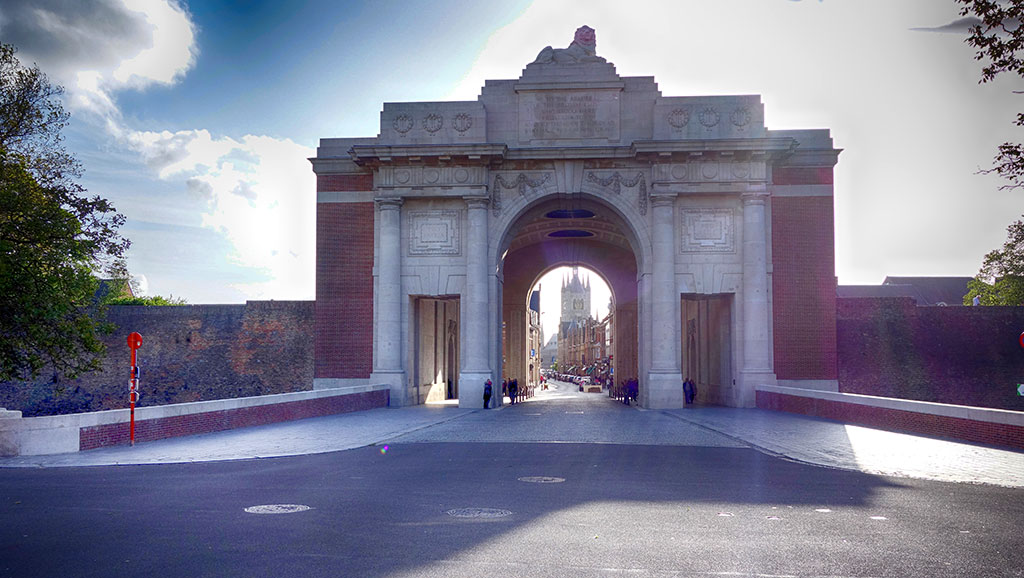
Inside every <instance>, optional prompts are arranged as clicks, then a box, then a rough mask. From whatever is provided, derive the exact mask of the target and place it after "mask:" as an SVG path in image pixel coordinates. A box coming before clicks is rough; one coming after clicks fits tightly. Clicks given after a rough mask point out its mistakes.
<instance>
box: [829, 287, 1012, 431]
mask: <svg viewBox="0 0 1024 578" xmlns="http://www.w3.org/2000/svg"><path fill="white" fill-rule="evenodd" d="M836 304H837V309H836V311H837V316H838V317H837V345H838V351H839V390H840V391H842V392H844V393H862V394H865V395H877V396H880V397H897V398H902V399H916V400H919V401H931V402H935V403H951V404H958V405H971V406H978V407H992V408H998V409H1008V410H1015V411H1024V397H1021V396H1019V395H1017V384H1018V383H1021V382H1024V349H1022V348H1021V347H1020V344H1019V343H1018V338H1019V336H1020V333H1021V331H1024V307H917V306H916V305H915V304H914V300H913V299H911V298H856V299H838V300H837V302H836Z"/></svg>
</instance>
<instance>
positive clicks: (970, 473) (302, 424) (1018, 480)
mask: <svg viewBox="0 0 1024 578" xmlns="http://www.w3.org/2000/svg"><path fill="white" fill-rule="evenodd" d="M442 441H448V442H529V443H532V442H541V443H542V442H553V443H616V444H653V445H681V446H701V447H754V448H757V449H759V450H761V451H765V452H767V453H770V454H774V455H778V456H781V457H785V458H788V459H792V460H796V461H800V462H806V463H809V464H815V465H821V466H826V467H834V468H842V469H849V470H857V471H862V472H865V473H871V474H880V475H887V476H900V477H913V478H923V479H931V480H940V481H950V482H972V483H986V484H995V485H1000V486H1009V487H1024V452H1014V451H1008V450H999V449H994V448H989V447H983V446H975V445H970V444H962V443H956V442H951V441H944V440H937V439H932V438H926V437H922V436H914V435H907V434H899V433H892V432H885V431H880V430H875V429H870V428H864V427H858V426H852V425H846V424H842V423H839V422H834V421H829V420H823V419H818V418H811V417H806V416H800V415H794V414H787V413H781V412H772V411H766V410H758V409H734V408H722V407H700V406H697V407H694V408H687V409H682V410H666V411H647V410H642V409H638V408H635V407H626V406H624V405H622V404H621V403H616V402H614V401H612V400H610V399H609V398H608V397H607V396H606V395H603V394H584V393H578V392H577V391H576V389H575V388H574V387H570V386H568V385H566V384H557V385H556V386H555V387H553V388H552V389H551V390H549V391H544V392H540V393H538V395H537V397H536V398H534V399H532V400H528V401H526V402H524V403H521V404H516V405H514V406H509V405H506V406H504V407H502V408H501V409H499V410H487V411H485V410H483V409H459V408H457V407H437V406H415V407H408V408H400V409H375V410H370V411H364V412H357V413H348V414H340V415H333V416H326V417H319V418H311V419H305V420H300V421H294V422H286V423H280V424H272V425H266V426H259V427H252V428H245V429H238V430H231V431H225V432H218V433H212V434H204V435H196V436H190V437H184V438H174V439H167V440H160V441H155V442H146V443H140V444H139V445H137V446H135V447H126V446H120V447H114V448H103V449H97V450H90V451H85V452H77V453H70V454H58V455H50V456H25V457H14V458H0V467H61V466H97V465H129V464H159V463H175V462H197V461H218V460H233V459H253V458H268V457H277V456H291V455H304V454H314V453H325V452H334V451H342V450H348V449H354V448H358V447H364V446H368V445H373V444H385V443H417V442H442Z"/></svg>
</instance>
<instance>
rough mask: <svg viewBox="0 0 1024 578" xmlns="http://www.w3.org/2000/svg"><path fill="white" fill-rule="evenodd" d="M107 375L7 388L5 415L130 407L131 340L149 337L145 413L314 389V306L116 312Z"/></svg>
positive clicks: (142, 354)
mask: <svg viewBox="0 0 1024 578" xmlns="http://www.w3.org/2000/svg"><path fill="white" fill-rule="evenodd" d="M107 317H108V320H109V321H110V322H112V323H113V324H114V325H115V327H116V329H115V331H114V332H113V333H111V334H110V335H108V336H105V337H104V342H105V343H106V345H107V357H106V358H105V359H104V361H103V368H102V370H101V371H97V372H93V373H89V374H86V375H83V376H82V377H80V378H78V379H75V380H58V381H57V383H53V381H52V374H51V375H43V376H41V378H40V379H39V380H37V381H35V382H6V383H0V407H6V408H8V409H17V410H21V411H22V412H24V415H25V417H29V416H35V415H53V414H61V413H80V412H88V411H102V410H108V409H118V408H124V407H128V394H127V391H128V365H129V363H130V361H129V360H130V353H129V350H128V347H127V345H126V343H125V341H126V338H127V336H128V334H129V333H131V332H133V331H137V332H139V333H140V334H142V338H143V343H142V348H141V349H139V351H138V363H139V367H140V368H141V372H142V375H141V380H140V391H141V393H142V396H141V398H140V399H139V404H138V405H139V406H140V407H147V406H155V405H166V404H173V403H186V402H193V401H206V400H214V399H228V398H236V397H249V396H258V395H269V394H275V393H287V392H293V391H304V390H309V389H312V384H313V348H312V342H313V302H312V301H250V302H248V303H246V304H245V305H185V306H180V307H143V306H114V307H110V308H109V310H108V314H107Z"/></svg>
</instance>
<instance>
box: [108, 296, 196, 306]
mask: <svg viewBox="0 0 1024 578" xmlns="http://www.w3.org/2000/svg"><path fill="white" fill-rule="evenodd" d="M105 304H106V305H145V306H147V307H166V306H172V305H187V304H188V303H187V302H186V301H185V300H184V299H182V298H181V297H175V296H174V295H171V296H170V297H164V296H163V295H153V296H151V297H113V298H111V299H109V300H107V301H106V303H105Z"/></svg>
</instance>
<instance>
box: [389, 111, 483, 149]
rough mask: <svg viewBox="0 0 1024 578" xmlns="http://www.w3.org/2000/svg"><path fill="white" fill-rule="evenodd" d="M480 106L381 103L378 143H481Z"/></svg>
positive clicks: (481, 117)
mask: <svg viewBox="0 0 1024 578" xmlns="http://www.w3.org/2000/svg"><path fill="white" fill-rule="evenodd" d="M486 124H487V122H486V115H485V113H484V108H483V105H481V104H480V103H479V102H476V101H466V102H403V103H391V102H389V103H385V104H384V110H383V112H381V115H380V138H379V142H380V144H397V145H402V144H446V143H475V142H485V141H486V140H487V139H486Z"/></svg>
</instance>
